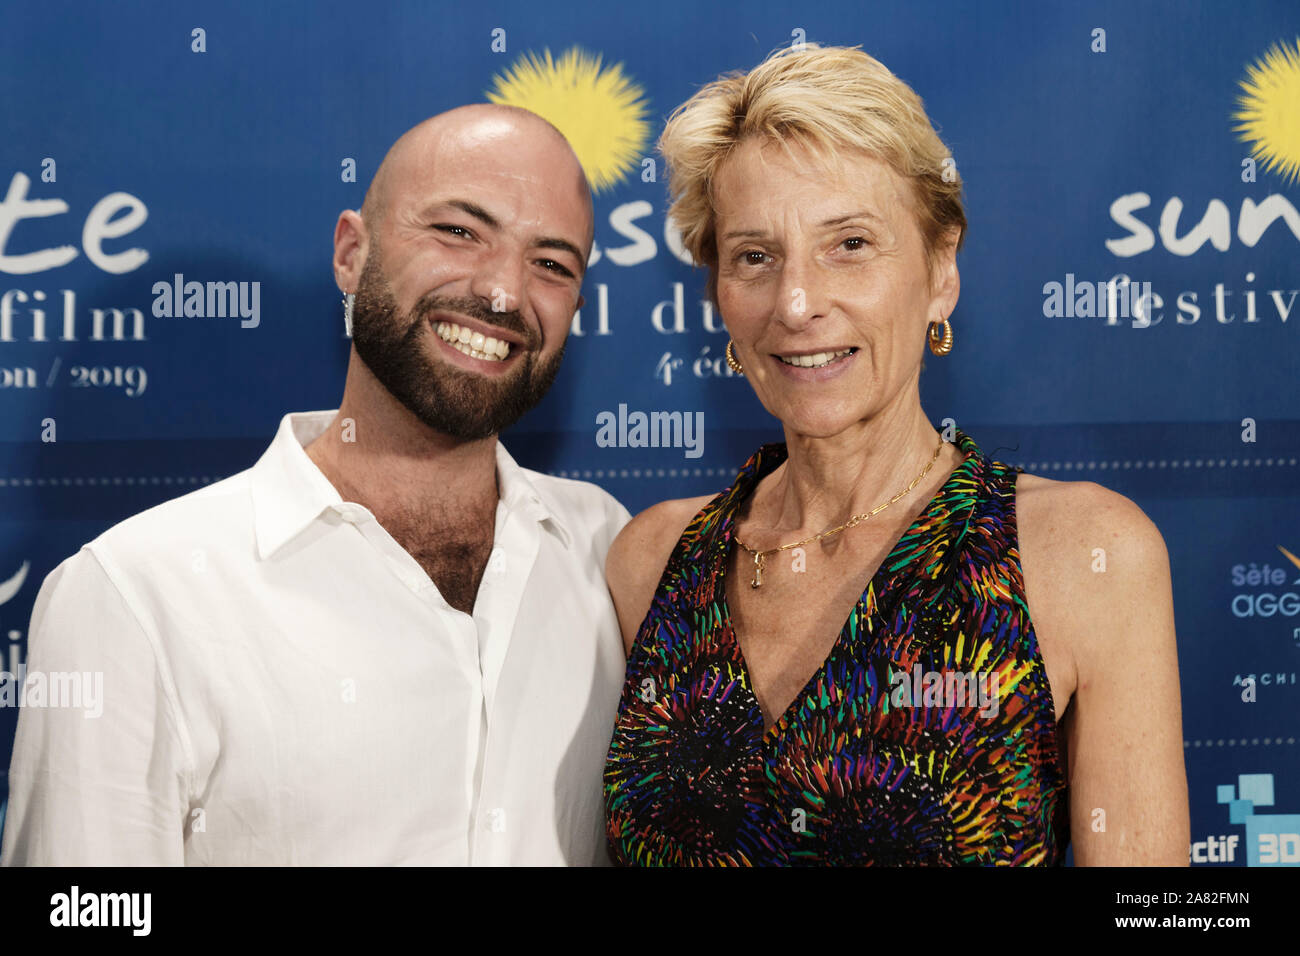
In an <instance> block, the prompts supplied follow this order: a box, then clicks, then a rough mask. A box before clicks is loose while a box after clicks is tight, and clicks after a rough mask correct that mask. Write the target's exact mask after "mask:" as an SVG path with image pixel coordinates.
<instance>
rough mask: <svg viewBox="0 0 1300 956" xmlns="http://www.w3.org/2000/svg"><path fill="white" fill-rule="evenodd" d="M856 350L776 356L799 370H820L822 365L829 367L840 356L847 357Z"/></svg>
mask: <svg viewBox="0 0 1300 956" xmlns="http://www.w3.org/2000/svg"><path fill="white" fill-rule="evenodd" d="M854 351H856V349H841V350H840V351H838V352H818V353H817V354H816V355H778V356H777V358H779V359H780V360H781V361H782V362H784V363H785V364H786V365H797V366H799V367H800V368H821V367H822V366H823V365H830V364H831V362H834V361H835V360H836V359H838V358H839V357H840V356H842V355H848V354H849V353H850V352H854Z"/></svg>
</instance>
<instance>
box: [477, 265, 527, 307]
mask: <svg viewBox="0 0 1300 956" xmlns="http://www.w3.org/2000/svg"><path fill="white" fill-rule="evenodd" d="M523 287H524V262H523V260H522V259H520V258H519V257H518V256H512V255H508V254H505V253H504V252H503V253H501V254H499V255H495V256H492V257H491V258H488V259H484V260H483V262H482V264H481V265H480V267H479V268H478V269H477V270H476V271H475V273H474V281H473V282H472V283H471V286H470V291H471V292H473V294H474V295H476V296H478V297H479V298H480V299H482V300H483V301H485V302H487V303H488V307H489V308H490V309H491V310H492V311H493V312H515V311H517V310H518V309H519V306H520V303H521V301H522V299H523Z"/></svg>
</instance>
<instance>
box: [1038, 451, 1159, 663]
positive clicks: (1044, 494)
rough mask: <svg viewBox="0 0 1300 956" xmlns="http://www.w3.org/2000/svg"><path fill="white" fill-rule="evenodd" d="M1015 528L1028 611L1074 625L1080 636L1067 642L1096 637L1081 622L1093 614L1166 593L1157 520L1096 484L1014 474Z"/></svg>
mask: <svg viewBox="0 0 1300 956" xmlns="http://www.w3.org/2000/svg"><path fill="white" fill-rule="evenodd" d="M1016 523H1017V532H1018V537H1019V547H1020V558H1021V565H1022V567H1023V568H1024V572H1025V584H1026V590H1027V592H1028V594H1027V596H1028V598H1029V604H1030V608H1031V611H1033V613H1034V614H1035V617H1036V618H1037V617H1042V618H1044V619H1045V620H1046V619H1047V618H1048V617H1051V618H1052V619H1054V620H1056V621H1060V622H1061V623H1062V624H1063V625H1064V624H1065V623H1066V622H1067V621H1070V622H1074V623H1076V624H1079V626H1080V629H1081V633H1079V634H1077V635H1076V634H1073V633H1071V634H1068V636H1069V637H1072V638H1078V639H1079V640H1083V639H1084V638H1085V637H1086V636H1087V633H1091V634H1092V636H1093V637H1095V636H1096V634H1095V631H1096V628H1095V627H1093V628H1092V629H1091V630H1089V629H1088V628H1087V627H1086V622H1088V621H1092V622H1095V621H1096V620H1097V616H1096V615H1105V614H1108V613H1114V612H1115V611H1116V609H1117V608H1118V607H1121V606H1131V605H1132V604H1133V603H1134V602H1140V601H1143V600H1151V599H1157V598H1161V597H1163V596H1164V595H1165V594H1166V593H1167V591H1168V589H1169V554H1168V551H1167V549H1166V547H1165V541H1164V538H1163V536H1162V535H1161V534H1160V530H1159V529H1158V528H1157V527H1156V525H1155V522H1153V521H1152V520H1151V519H1150V518H1149V517H1148V516H1147V515H1146V513H1145V512H1144V511H1143V510H1142V509H1141V508H1140V507H1138V505H1137V504H1136V503H1134V502H1133V501H1132V500H1130V499H1129V498H1126V497H1125V496H1124V495H1122V494H1120V493H1119V492H1116V491H1112V490H1111V489H1109V488H1106V487H1104V486H1102V485H1099V484H1097V483H1096V482H1093V481H1057V480H1054V479H1051V478H1043V477H1041V476H1038V475H1030V474H1021V475H1019V476H1018V480H1017V482H1016ZM1035 605H1036V606H1037V610H1034V608H1035ZM1061 630H1062V631H1063V632H1064V631H1066V630H1067V628H1064V627H1063V628H1062V629H1061ZM1068 630H1069V631H1073V630H1075V628H1074V627H1069V628H1068ZM1083 632H1087V633H1083ZM1062 636H1063V637H1064V636H1067V634H1065V633H1062ZM1075 643H1076V642H1075V641H1073V640H1072V641H1071V644H1072V645H1074V644H1075Z"/></svg>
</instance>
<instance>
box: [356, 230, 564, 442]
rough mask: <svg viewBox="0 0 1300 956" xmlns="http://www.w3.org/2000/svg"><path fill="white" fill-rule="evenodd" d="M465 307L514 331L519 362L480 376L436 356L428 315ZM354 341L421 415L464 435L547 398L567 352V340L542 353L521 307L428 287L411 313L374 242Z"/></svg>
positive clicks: (487, 429)
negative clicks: (493, 305) (400, 304)
mask: <svg viewBox="0 0 1300 956" xmlns="http://www.w3.org/2000/svg"><path fill="white" fill-rule="evenodd" d="M440 310H441V311H446V312H451V313H459V314H461V315H465V316H468V317H469V318H472V319H476V320H477V321H479V322H480V323H481V324H482V325H484V326H496V327H497V328H500V329H505V330H507V331H510V332H514V333H516V334H517V335H518V337H519V338H520V339H521V340H522V343H521V344H514V343H511V345H510V351H511V352H522V354H520V355H518V356H517V357H513V363H514V366H515V367H514V368H513V369H511V370H510V371H509V372H507V373H506V374H505V375H493V376H487V375H475V374H474V373H473V372H469V371H466V370H465V369H462V368H459V367H457V366H455V365H452V364H451V363H450V362H447V361H442V360H439V359H434V358H431V357H430V356H429V355H428V352H427V351H426V350H427V349H428V347H429V346H426V345H425V344H424V343H425V341H426V340H428V339H432V340H434V341H433V343H432V346H433V348H435V349H436V348H438V347H439V346H438V344H437V342H438V341H440V337H439V336H438V334H437V332H436V331H435V330H434V327H433V324H432V323H431V322H430V321H429V315H430V314H431V313H433V312H436V311H440ZM352 344H353V345H354V346H355V347H356V350H357V355H358V356H360V358H361V361H363V362H365V363H366V367H367V368H369V369H370V371H371V373H372V374H373V375H374V376H375V378H376V379H378V380H379V383H380V384H381V385H383V386H384V388H386V389H388V391H389V393H391V394H392V396H393V397H394V398H396V399H397V400H398V401H399V402H401V403H402V404H403V405H404V406H405V407H406V408H407V409H409V410H410V411H411V413H412V414H413V415H415V417H416V418H418V419H420V421H422V422H424V424H426V425H428V426H429V427H430V428H432V429H433V430H434V431H437V432H441V433H442V434H444V435H449V436H451V437H452V438H457V439H460V440H461V441H477V440H479V439H482V438H487V437H488V436H490V435H495V434H497V433H498V432H500V431H501V430H502V429H503V428H506V427H508V426H510V425H513V424H514V423H515V422H516V421H518V420H519V419H520V418H521V417H522V416H523V415H524V413H525V412H527V411H528V410H529V409H531V408H533V407H534V406H536V405H537V403H538V402H540V401H541V400H542V396H544V395H545V394H546V392H547V390H548V389H550V387H551V383H553V382H554V381H555V376H556V374H557V373H558V372H559V370H560V361H561V359H563V358H564V345H563V343H562V344H561V345H560V350H559V351H558V352H557V353H556V354H555V355H554V356H552V357H551V358H549V359H545V360H540V361H539V359H538V356H537V352H536V351H535V348H536V346H537V344H538V336H537V334H536V333H535V332H533V331H532V330H530V329H529V328H528V326H527V325H526V324H525V323H524V321H523V319H522V318H521V317H520V315H519V313H518V312H493V311H491V310H490V309H488V308H487V307H486V305H485V304H484V303H483V301H482V300H481V299H478V298H475V297H466V298H460V297H452V296H438V295H433V294H429V295H426V296H424V297H423V298H421V299H420V300H419V301H418V302H416V304H415V306H414V308H412V309H411V311H410V312H408V313H402V312H400V311H399V310H398V308H397V302H396V300H394V299H393V296H392V293H391V292H390V291H389V288H388V280H387V279H386V278H385V276H384V273H383V268H382V266H381V265H380V262H379V250H378V247H377V246H375V245H374V244H373V243H372V244H371V247H370V255H369V256H368V257H367V259H366V265H365V268H364V269H363V270H362V272H361V281H360V282H359V283H358V285H357V291H356V296H355V299H354V301H353V303H352Z"/></svg>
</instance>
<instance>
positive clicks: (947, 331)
mask: <svg viewBox="0 0 1300 956" xmlns="http://www.w3.org/2000/svg"><path fill="white" fill-rule="evenodd" d="M938 325H939V323H938V322H931V323H930V336H929V338H930V351H931V352H933V353H934V354H935V355H947V354H948V353H949V352H951V351H952V324H951V323H950V322H949V321H948V320H947V319H944V320H943V334H942V335H940V334H939V329H938Z"/></svg>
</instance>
